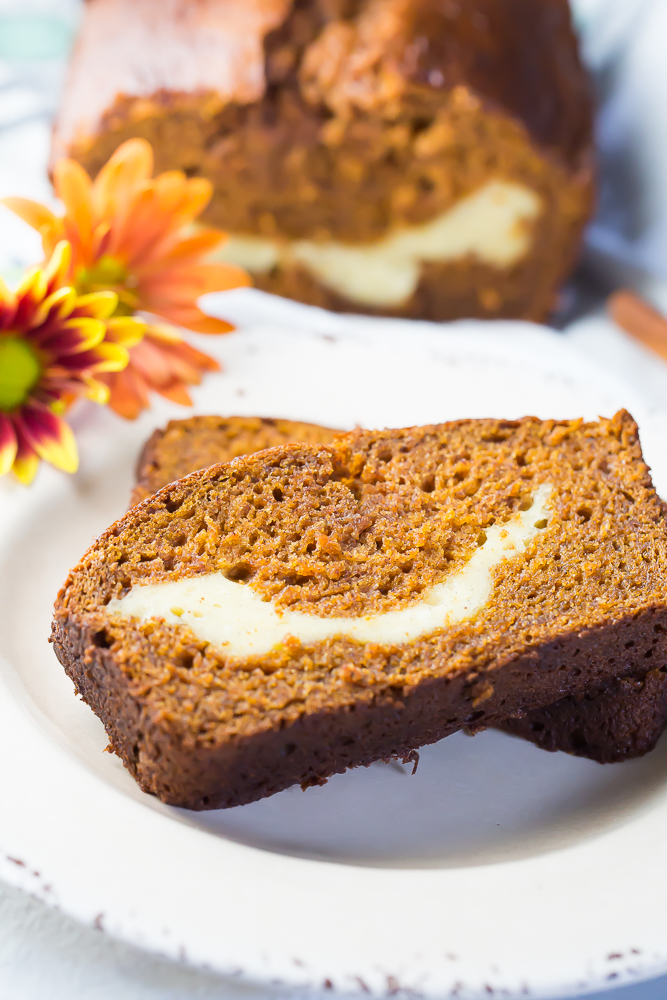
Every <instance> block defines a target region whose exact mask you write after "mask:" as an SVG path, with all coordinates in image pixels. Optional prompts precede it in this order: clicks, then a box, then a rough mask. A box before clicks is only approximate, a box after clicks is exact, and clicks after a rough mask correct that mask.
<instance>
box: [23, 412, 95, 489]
mask: <svg viewBox="0 0 667 1000" xmlns="http://www.w3.org/2000/svg"><path fill="white" fill-rule="evenodd" d="M15 420H16V424H17V427H18V428H19V430H20V432H21V435H22V436H23V437H24V438H25V440H26V441H27V443H28V444H29V445H30V447H31V448H32V449H33V450H34V451H36V452H37V454H38V455H39V457H40V458H41V459H43V460H44V461H45V462H49V463H50V464H51V465H55V466H56V468H57V469H62V470H63V472H76V470H77V469H78V467H79V456H78V452H77V447H76V440H75V438H74V434H73V433H72V429H71V427H70V426H69V424H68V423H66V422H65V421H64V420H63V419H62V418H61V417H59V416H57V415H56V414H55V413H52V412H51V411H50V410H48V409H47V408H46V407H45V406H42V405H39V404H37V403H36V402H33V403H30V404H26V405H25V406H23V407H22V409H21V411H20V414H17V415H16V417H15Z"/></svg>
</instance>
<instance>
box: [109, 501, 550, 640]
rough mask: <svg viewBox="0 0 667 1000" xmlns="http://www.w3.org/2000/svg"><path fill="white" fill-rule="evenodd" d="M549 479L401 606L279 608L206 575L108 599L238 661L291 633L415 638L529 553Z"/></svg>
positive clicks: (460, 610)
mask: <svg viewBox="0 0 667 1000" xmlns="http://www.w3.org/2000/svg"><path fill="white" fill-rule="evenodd" d="M552 492H553V488H552V486H551V485H550V484H548V483H545V484H543V485H541V486H540V487H539V488H538V489H537V490H536V492H535V493H534V494H533V497H532V504H531V506H530V508H529V509H528V510H525V511H521V512H519V513H517V514H515V515H514V516H513V517H511V518H510V520H509V521H507V522H506V523H505V524H502V525H493V526H492V527H490V528H487V529H486V531H485V533H484V534H485V536H486V537H485V539H484V541H483V543H482V544H481V545H480V546H479V547H478V548H477V549H476V551H475V552H474V553H473V555H472V556H471V557H470V559H469V560H468V562H467V563H466V564H465V566H463V567H462V568H461V569H459V570H457V571H456V572H455V573H453V574H452V575H451V576H450V577H448V579H446V580H445V581H444V582H443V583H439V584H437V585H436V586H435V587H432V588H431V589H430V590H429V591H427V592H426V593H425V594H424V595H423V596H422V597H421V598H420V600H418V601H417V602H415V603H414V604H410V605H409V606H408V607H405V608H401V609H400V610H397V611H385V612H383V613H381V614H372V615H365V616H363V617H359V618H343V617H338V618H319V617H318V616H317V615H311V614H304V613H302V612H298V611H290V610H289V609H285V610H283V609H280V608H277V607H276V606H275V604H274V603H273V602H272V601H267V600H264V599H263V598H262V596H261V594H259V593H257V591H255V590H253V589H252V587H251V586H249V585H248V584H243V583H235V582H234V581H232V580H228V579H227V577H226V576H224V575H223V574H222V573H208V574H203V575H201V576H193V577H188V578H187V579H184V580H174V581H168V582H165V583H153V584H146V585H137V586H136V587H132V589H131V590H130V591H129V593H127V594H126V595H125V596H124V597H122V598H120V599H118V598H115V599H114V600H112V601H110V602H109V604H108V605H107V610H108V611H109V613H110V614H116V615H120V616H122V617H123V618H138V619H139V620H141V621H147V620H148V619H151V618H160V619H163V620H164V621H165V622H168V623H169V624H170V625H178V624H181V625H187V626H188V627H189V628H190V629H192V631H193V632H194V633H195V635H196V636H197V637H198V638H200V639H203V640H204V641H205V642H210V643H212V644H213V645H214V646H218V647H220V648H221V649H222V650H223V651H224V652H225V653H227V654H228V655H229V656H232V657H238V658H239V659H247V658H248V657H252V656H264V655H265V654H266V653H268V652H270V651H271V650H272V649H274V648H275V647H276V646H279V645H280V644H281V643H283V642H284V641H285V640H286V639H287V637H288V636H292V637H294V638H296V639H298V640H299V641H300V642H301V643H302V644H303V645H305V646H309V645H313V644H314V643H317V642H322V641H323V640H325V639H332V638H334V637H335V636H345V637H347V638H350V639H355V640H356V641H357V642H372V643H378V644H380V645H386V646H393V645H399V644H401V643H406V642H412V641H413V640H415V639H419V638H420V637H421V636H424V635H427V634H429V633H431V632H434V631H435V630H436V629H440V628H445V627H447V626H451V625H456V624H458V623H459V622H462V621H466V620H467V619H469V618H472V617H473V615H475V614H476V613H477V612H478V611H480V610H481V609H482V608H483V607H484V606H485V605H486V604H487V603H488V601H489V598H490V597H491V592H492V590H493V570H494V568H495V567H496V566H498V565H499V563H501V562H502V561H503V560H505V559H511V558H512V557H513V556H516V555H518V554H520V553H522V552H525V550H526V546H527V545H528V543H529V542H530V541H531V540H532V539H533V538H534V537H535V536H536V535H537V534H539V532H540V531H541V530H543V529H544V528H545V527H546V525H547V522H548V520H549V507H548V501H549V498H550V496H551V493H552Z"/></svg>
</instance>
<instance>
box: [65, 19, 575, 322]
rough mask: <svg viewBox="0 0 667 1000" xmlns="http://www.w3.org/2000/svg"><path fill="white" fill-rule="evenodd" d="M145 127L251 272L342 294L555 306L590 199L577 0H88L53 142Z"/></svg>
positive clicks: (347, 306) (480, 309) (79, 152)
mask: <svg viewBox="0 0 667 1000" xmlns="http://www.w3.org/2000/svg"><path fill="white" fill-rule="evenodd" d="M425 40H427V41H428V44H423V43H424V41H425ZM135 136H140V137H143V138H145V139H147V140H149V141H150V142H151V144H152V146H153V148H154V151H155V155H156V161H157V166H158V169H160V170H173V169H180V170H183V171H184V172H186V173H187V174H188V175H193V174H197V175H201V176H204V177H206V178H208V179H209V180H210V181H211V183H212V185H213V198H212V200H211V202H210V205H209V206H208V208H207V210H206V213H207V218H208V221H210V222H212V223H214V224H215V225H218V226H220V227H221V228H222V229H224V230H225V231H226V232H228V233H230V234H231V239H230V240H229V242H228V243H227V244H226V246H225V248H224V249H223V254H224V255H225V257H226V258H227V259H229V260H232V261H234V262H235V263H237V264H241V265H243V266H244V267H246V268H247V269H248V270H249V271H250V272H251V274H252V275H253V278H254V279H255V282H256V284H257V285H258V286H259V287H262V288H264V289H266V290H268V291H273V292H276V293H277V294H280V295H286V296H289V297H292V298H297V299H300V300H302V301H306V302H310V303H312V304H314V305H321V306H326V307H329V308H335V309H343V310H345V311H351V310H353V311H355V312H359V311H364V312H370V313H381V314H387V313H389V314H393V315H402V316H422V317H425V318H431V319H441V320H442V319H456V318H459V317H461V316H482V317H484V318H489V317H500V316H507V317H512V316H517V317H523V318H526V319H540V318H543V317H544V315H545V314H546V313H547V312H548V310H549V309H550V308H551V306H552V302H553V299H554V294H555V291H556V289H557V287H558V284H559V283H560V281H561V280H562V279H563V277H564V276H565V275H566V274H567V272H568V271H569V270H570V268H571V267H572V265H573V262H574V260H575V259H576V255H577V251H578V246H579V242H580V235H581V232H582V229H583V226H584V225H585V223H586V221H587V219H588V217H589V216H590V213H591V210H592V208H593V191H594V179H593V133H592V100H591V87H590V84H589V80H588V77H587V74H586V71H585V69H584V67H583V66H582V64H581V61H580V58H579V53H578V49H577V41H576V37H575V34H574V32H573V30H572V24H571V17H570V10H569V4H568V0H539V2H535V0H511V2H505V3H500V2H498V0H466V3H443V2H442V0H333V2H331V0H250V2H248V0H198V2H197V3H193V2H192V0H88V2H87V3H86V4H85V5H84V11H83V20H82V26H81V31H80V35H79V38H78V40H77V44H76V46H75V48H74V51H73V53H72V58H71V63H70V67H69V73H68V79H67V83H66V86H65V88H64V93H63V100H62V104H61V107H60V111H59V115H58V120H57V122H56V126H55V129H54V145H53V158H54V159H55V158H56V157H59V156H71V157H74V158H75V159H77V160H79V161H80V162H81V163H82V164H83V165H84V166H85V167H86V169H88V170H89V171H90V172H91V173H96V172H97V171H98V170H99V168H100V167H101V166H102V164H103V163H104V162H105V161H106V160H107V159H108V157H109V156H110V155H111V154H112V152H113V151H114V150H115V149H116V148H117V147H118V146H119V145H120V144H121V143H122V142H123V141H124V140H126V139H129V138H132V137H135Z"/></svg>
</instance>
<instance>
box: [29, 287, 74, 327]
mask: <svg viewBox="0 0 667 1000" xmlns="http://www.w3.org/2000/svg"><path fill="white" fill-rule="evenodd" d="M75 302H76V289H74V288H69V287H68V286H67V285H65V286H63V287H61V288H57V289H56V290H55V292H53V293H52V294H51V295H47V297H46V298H45V299H44V300H43V302H42V303H41V305H40V306H39V307H38V309H37V310H36V312H35V315H34V316H33V320H32V322H33V325H34V326H36V327H37V326H44V325H47V326H48V325H49V324H53V323H57V322H58V320H60V319H63V318H64V317H65V316H69V314H70V313H71V311H72V306H73V305H74V303H75Z"/></svg>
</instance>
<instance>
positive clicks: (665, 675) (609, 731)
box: [495, 666, 667, 764]
mask: <svg viewBox="0 0 667 1000" xmlns="http://www.w3.org/2000/svg"><path fill="white" fill-rule="evenodd" d="M666 671H667V667H665V666H663V667H658V668H654V669H653V670H650V671H649V672H648V673H647V674H645V675H644V676H643V677H619V678H615V679H614V680H613V681H612V682H611V683H610V684H608V685H606V686H605V688H604V689H603V690H601V691H597V692H595V694H586V695H584V696H583V697H575V696H570V697H567V698H561V699H560V700H559V701H557V702H556V703H555V704H553V705H548V706H547V707H546V708H540V709H535V710H534V711H532V712H528V713H526V715H525V716H524V717H523V718H517V719H506V720H505V721H504V722H498V723H496V725H495V728H496V729H500V730H502V731H503V732H505V733H509V734H510V735H511V736H517V737H520V738H521V739H524V740H528V741H529V742H531V743H534V744H535V745H536V746H538V747H539V748H540V749H541V750H548V751H549V752H551V753H555V752H556V751H557V750H562V751H564V752H565V753H569V754H572V755H573V756H575V757H587V758H588V759H589V760H596V761H597V762H598V763H599V764H616V763H619V762H621V761H624V760H631V759H633V758H635V757H643V756H644V754H647V753H649V752H650V751H651V750H653V749H655V746H656V744H657V742H658V740H659V739H660V737H661V735H662V733H663V732H664V729H665V726H666V725H667V672H666Z"/></svg>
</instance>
